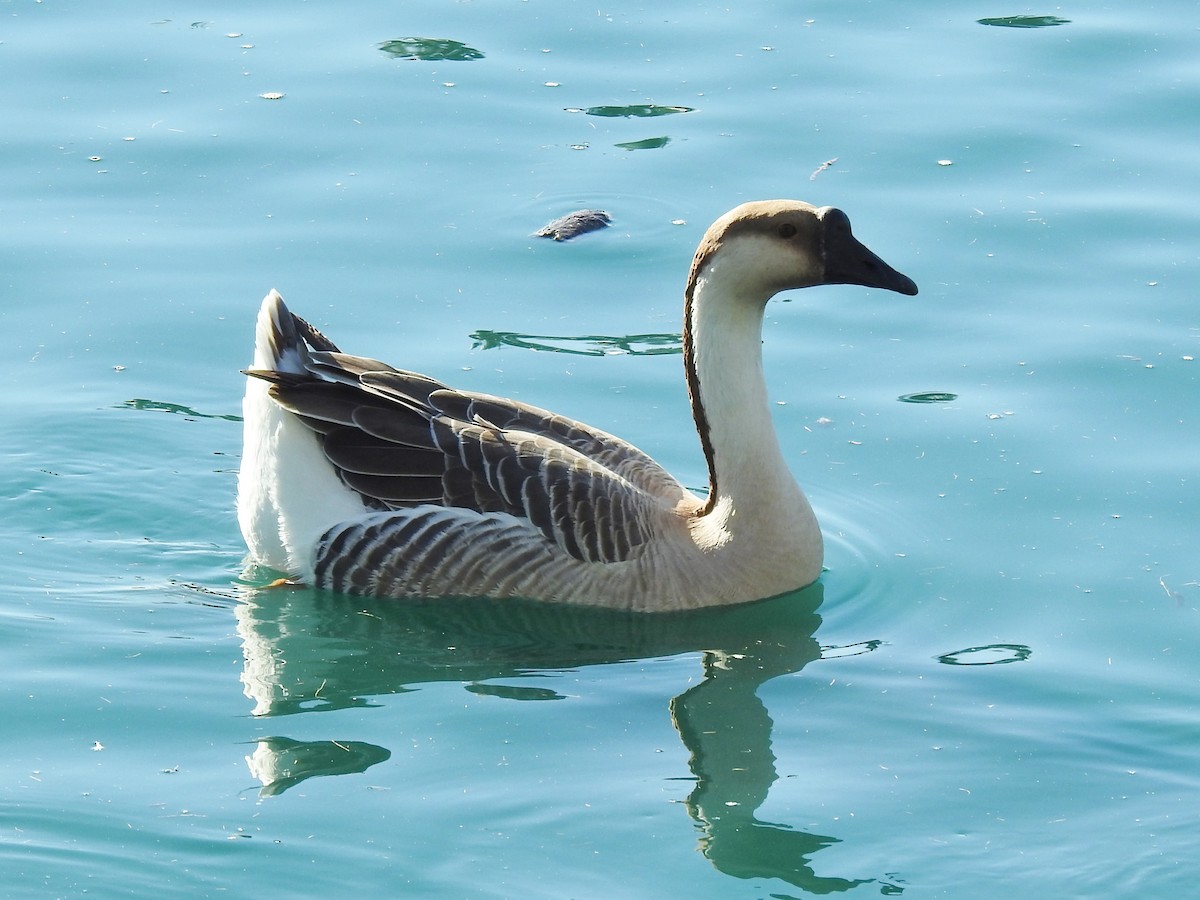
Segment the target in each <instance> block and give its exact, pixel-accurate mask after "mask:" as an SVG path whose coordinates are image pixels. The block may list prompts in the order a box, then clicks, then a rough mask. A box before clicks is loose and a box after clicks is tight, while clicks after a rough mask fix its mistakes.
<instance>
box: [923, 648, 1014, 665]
mask: <svg viewBox="0 0 1200 900" xmlns="http://www.w3.org/2000/svg"><path fill="white" fill-rule="evenodd" d="M1032 654H1033V651H1032V650H1031V649H1030V648H1029V647H1027V646H1025V645H1024V644H986V645H984V646H982V647H967V648H966V649H965V650H955V651H954V652H953V653H943V654H942V655H941V656H939V657H938V658H937V661H938V662H940V663H945V664H946V665H948V666H1000V665H1004V664H1005V663H1015V662H1025V660H1027V659H1029V657H1030V656H1031V655H1032Z"/></svg>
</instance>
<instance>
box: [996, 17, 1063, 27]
mask: <svg viewBox="0 0 1200 900" xmlns="http://www.w3.org/2000/svg"><path fill="white" fill-rule="evenodd" d="M976 21H978V22H979V24H980V25H995V26H997V27H998V28H1049V27H1051V26H1052V25H1066V24H1068V23H1070V21H1071V20H1070V19H1060V18H1059V17H1058V16H996V17H995V18H991V19H978V20H976Z"/></svg>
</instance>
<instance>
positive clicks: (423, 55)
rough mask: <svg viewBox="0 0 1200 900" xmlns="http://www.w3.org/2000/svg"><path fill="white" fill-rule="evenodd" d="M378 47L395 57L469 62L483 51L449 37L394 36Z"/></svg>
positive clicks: (480, 56) (428, 60)
mask: <svg viewBox="0 0 1200 900" xmlns="http://www.w3.org/2000/svg"><path fill="white" fill-rule="evenodd" d="M379 49H380V50H382V51H383V52H384V53H386V54H387V55H388V56H394V57H395V58H396V59H422V60H425V61H426V62H430V61H435V60H442V59H446V60H450V61H451V62H469V61H470V60H472V59H483V53H481V52H480V51H479V50H476V49H475V48H474V47H468V46H467V45H466V44H464V43H463V42H462V41H452V40H450V39H449V38H423V37H406V38H396V40H394V41H384V42H383V43H382V44H380V45H379Z"/></svg>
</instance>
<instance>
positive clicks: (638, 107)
mask: <svg viewBox="0 0 1200 900" xmlns="http://www.w3.org/2000/svg"><path fill="white" fill-rule="evenodd" d="M693 111H694V110H693V107H690V106H659V105H658V104H656V103H633V104H630V105H629V106H589V107H587V109H585V110H583V112H585V113H587V114H588V115H589V116H603V117H605V118H609V119H621V118H626V119H629V118H632V119H649V118H653V117H655V116H674V115H678V114H679V113H690V112H693ZM568 112H578V110H576V109H570V110H568Z"/></svg>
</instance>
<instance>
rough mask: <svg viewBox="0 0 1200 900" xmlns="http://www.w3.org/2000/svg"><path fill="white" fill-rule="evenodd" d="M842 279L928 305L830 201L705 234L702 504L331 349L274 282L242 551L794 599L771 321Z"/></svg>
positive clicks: (308, 568) (602, 438)
mask: <svg viewBox="0 0 1200 900" xmlns="http://www.w3.org/2000/svg"><path fill="white" fill-rule="evenodd" d="M838 283H848V284H861V285H866V286H870V287H879V288H885V289H888V290H893V291H898V292H900V293H904V294H915V293H916V292H917V288H916V285H914V284H913V282H912V281H911V280H910V279H908V278H907V277H905V276H904V275H901V274H900V273H899V272H896V271H895V270H894V269H892V268H891V267H890V266H888V265H887V264H886V263H884V262H883V261H882V260H880V259H879V258H878V257H877V256H875V255H874V254H873V253H871V251H870V250H868V249H867V248H866V247H864V246H863V245H862V244H860V243H859V242H858V241H857V240H856V239H855V238H854V237H853V236H852V234H851V232H850V225H849V222H848V220H847V219H846V217H845V215H844V214H843V213H842V212H841V211H840V210H836V209H833V208H831V207H823V208H819V209H818V208H816V207H813V206H810V205H809V204H806V203H801V202H798V201H790V200H776V201H761V202H756V203H747V204H744V205H742V206H739V207H738V208H736V209H734V210H732V211H731V212H729V213H727V214H726V215H724V216H722V217H721V218H720V219H718V220H717V222H716V223H714V224H713V225H712V227H711V228H709V230H708V232H707V233H706V234H705V236H704V239H703V240H702V241H701V243H700V246H699V249H697V251H696V255H695V258H694V259H693V262H692V267H691V271H690V273H689V277H688V282H687V287H686V290H685V294H684V301H685V302H684V327H683V333H684V341H683V343H684V368H685V375H686V377H687V383H688V389H689V393H690V397H691V403H692V411H693V415H694V418H695V420H696V426H697V430H698V433H699V437H700V442H701V446H702V448H703V450H704V453H705V457H706V460H707V463H708V469H709V492H708V494H707V496H706V497H703V498H701V497H697V496H696V495H694V494H693V493H692V492H691V491H689V490H687V489H686V488H685V487H683V485H681V484H680V483H679V482H678V481H677V480H676V479H675V478H674V477H672V476H671V475H670V474H669V473H668V472H666V471H665V470H663V469H662V468H661V467H660V466H659V465H658V464H657V463H655V462H654V461H653V460H652V459H651V458H650V457H649V456H647V455H646V454H644V453H642V452H641V451H639V450H637V449H636V448H635V447H633V446H632V445H630V444H628V443H626V442H625V441H622V440H621V439H620V438H617V437H614V436H612V435H610V434H607V433H605V432H602V431H599V430H598V429H594V428H590V427H588V426H586V425H584V424H582V423H580V422H576V421H573V420H570V419H567V418H565V417H562V416H556V415H554V414H552V413H550V412H547V411H546V410H541V409H537V408H536V407H532V406H528V405H526V404H523V403H518V402H516V401H512V400H504V399H501V398H497V397H491V396H488V395H485V394H478V393H473V392H468V391H456V390H453V389H451V388H449V387H447V386H445V385H443V384H441V383H439V382H437V381H434V380H433V379H430V378H428V377H426V376H423V375H417V374H415V373H411V372H404V371H401V370H397V369H394V368H392V367H391V366H388V365H386V364H384V363H381V362H378V361H376V360H371V359H365V358H362V357H356V356H350V355H348V354H344V353H341V352H340V351H338V349H337V347H336V346H334V344H333V343H332V342H331V341H329V340H328V339H327V338H326V337H325V336H324V335H322V334H321V333H320V332H318V331H317V330H316V329H314V328H312V327H311V326H310V325H309V324H308V323H307V322H305V321H304V320H303V319H301V318H300V317H298V316H295V315H293V314H292V313H291V312H290V311H289V310H288V309H287V307H286V306H285V305H284V303H283V298H282V297H280V296H279V294H278V293H277V292H275V291H271V293H269V294H268V295H267V297H266V299H265V300H264V301H263V305H262V310H261V311H260V313H259V317H258V327H257V335H256V344H255V351H254V363H253V365H252V367H251V368H250V369H249V370H247V374H248V375H251V376H252V377H251V378H250V379H249V383H248V385H247V389H246V398H245V401H244V417H245V445H244V450H243V457H242V467H241V472H240V475H239V480H238V520H239V523H240V525H241V528H242V533H243V534H244V535H245V538H246V543H247V546H248V547H249V550H250V556H251V558H252V559H253V560H255V561H257V562H260V563H263V564H265V565H267V566H270V567H271V568H274V569H277V570H280V571H282V572H285V573H288V574H289V575H291V576H293V577H297V578H299V579H302V580H303V581H305V582H307V583H310V584H312V585H313V586H315V587H318V588H322V589H326V590H333V591H339V592H343V593H352V594H368V595H375V596H386V597H439V596H488V597H527V598H531V599H540V600H547V601H553V602H562V603H579V604H589V605H594V606H606V607H613V608H622V609H632V610H641V611H664V610H679V609H692V608H698V607H704V606H715V605H721V604H729V603H738V602H744V601H749V600H756V599H761V598H764V597H769V596H773V595H775V594H779V593H783V592H784V591H788V590H792V589H795V588H799V587H802V586H804V585H806V584H808V583H810V582H812V581H814V580H816V578H817V577H818V576H819V575H820V571H821V559H822V542H821V532H820V529H819V527H818V525H817V522H816V518H815V517H814V515H813V513H812V509H811V507H810V506H809V503H808V500H807V499H806V498H805V496H804V494H803V492H802V491H801V490H800V488H799V487H798V486H797V485H796V483H795V481H794V479H793V478H792V476H791V474H790V472H789V471H788V468H787V465H786V463H785V461H784V459H783V454H782V452H781V451H780V448H779V443H778V440H777V439H776V436H775V431H774V427H773V425H772V423H771V418H770V410H769V407H768V404H767V394H766V386H765V384H764V381H763V374H762V355H761V337H762V318H763V310H764V307H765V305H766V302H767V301H768V300H769V299H770V298H771V297H772V296H774V295H775V294H776V293H778V292H780V291H783V290H789V289H792V288H801V287H809V286H812V285H818V284H838Z"/></svg>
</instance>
